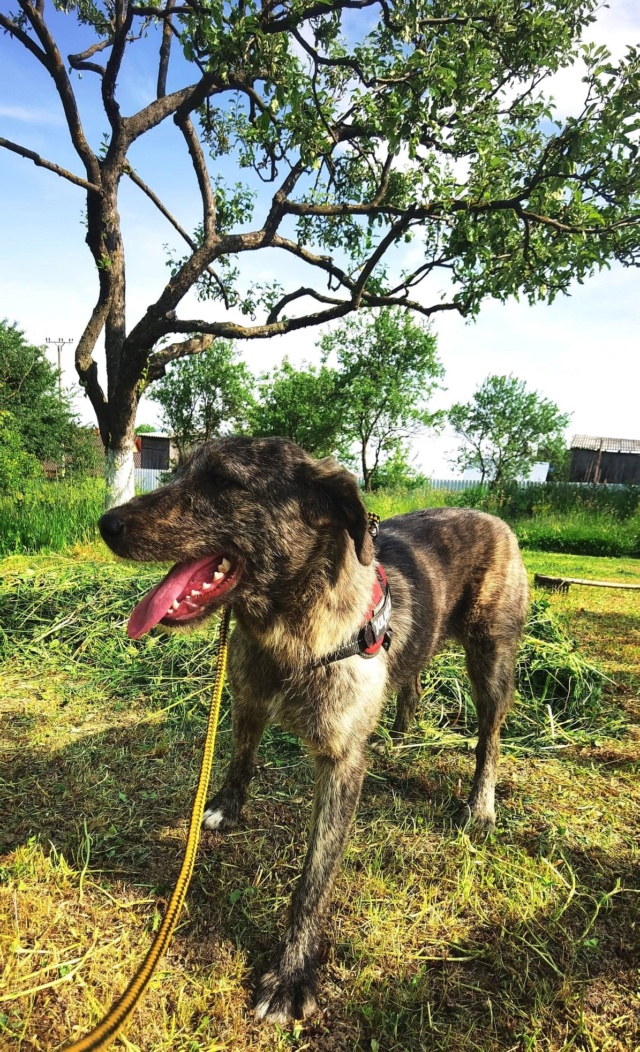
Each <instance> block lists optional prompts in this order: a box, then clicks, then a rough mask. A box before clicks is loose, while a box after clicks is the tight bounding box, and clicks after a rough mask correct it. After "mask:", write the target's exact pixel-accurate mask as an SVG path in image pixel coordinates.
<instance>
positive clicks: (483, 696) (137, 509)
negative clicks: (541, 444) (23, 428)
mask: <svg viewBox="0 0 640 1052" xmlns="http://www.w3.org/2000/svg"><path fill="white" fill-rule="evenodd" d="M99 526H100V531H101V533H102V537H103V538H104V540H105V541H106V543H107V544H108V545H109V547H110V548H111V549H112V550H113V551H114V552H115V553H116V554H117V555H119V556H123V557H125V558H127V559H134V560H141V561H158V562H160V561H165V560H166V561H172V562H175V563H176V565H175V566H174V568H173V569H172V570H171V571H170V572H169V573H168V574H167V576H166V577H165V578H164V579H163V580H162V581H161V582H160V583H159V584H158V585H156V587H155V588H153V589H152V590H151V592H150V593H148V595H146V596H145V597H144V598H143V599H142V601H141V602H140V603H138V605H137V607H136V608H135V610H134V611H133V613H132V615H131V618H130V621H129V625H128V633H129V635H130V636H131V637H132V638H134V639H136V638H139V637H140V636H141V635H142V634H143V633H144V632H146V631H148V630H149V629H150V628H152V627H153V626H154V625H156V624H158V623H159V624H161V625H162V626H164V627H165V628H173V629H177V628H188V627H192V626H194V625H199V624H200V623H202V622H203V621H204V620H205V619H206V618H208V617H209V616H210V615H211V614H213V613H215V612H216V611H219V609H220V608H221V607H222V606H224V605H225V604H231V605H232V608H233V613H234V616H235V622H236V624H235V629H234V632H233V634H232V637H231V642H230V647H229V682H230V685H231V688H232V692H233V706H232V729H233V749H232V757H231V761H230V764H229V768H228V771H227V773H226V777H225V779H224V783H223V785H222V788H221V789H220V790H219V792H217V793H216V794H215V796H214V797H213V798H212V799H211V800H209V802H208V803H207V806H206V809H205V814H204V819H203V822H204V826H205V827H206V828H207V829H215V830H219V831H221V832H223V831H224V830H227V829H231V828H233V827H234V826H235V825H237V823H238V822H239V821H240V817H241V813H242V808H243V805H244V803H245V800H246V797H247V790H248V787H249V783H250V780H251V776H252V773H253V767H254V758H255V754H256V750H257V747H258V744H259V742H260V739H261V737H262V733H263V731H264V729H265V727H266V725H267V724H268V723H270V722H277V723H278V724H280V725H281V726H283V727H284V728H286V729H287V730H288V731H290V732H292V733H293V734H295V735H297V736H298V737H299V738H301V739H302V741H303V742H304V744H305V746H306V748H307V749H308V751H309V753H310V754H311V756H312V758H313V761H314V765H315V791H314V802H313V812H312V821H311V830H310V838H309V845H308V851H307V855H306V859H305V862H304V866H303V869H302V873H301V875H300V878H299V881H298V884H297V886H296V888H295V890H294V892H293V896H292V901H291V907H290V913H289V921H288V925H287V928H286V932H285V935H284V938H283V939H282V942H281V943H280V946H279V948H278V951H277V953H276V955H275V958H274V961H273V964H272V965H271V967H270V968H269V970H268V971H267V973H266V974H265V975H263V976H262V979H261V980H260V982H259V984H258V989H257V993H256V1009H255V1011H256V1017H257V1018H258V1019H267V1020H271V1021H274V1022H280V1023H281V1022H285V1021H286V1020H288V1019H289V1018H291V1017H294V1018H304V1017H306V1016H308V1015H309V1014H311V1013H312V1012H314V1011H315V1010H316V1009H317V1001H316V968H317V961H318V956H319V940H320V937H321V932H322V921H323V918H324V916H325V914H326V911H327V907H328V904H329V898H330V894H331V889H332V884H333V880H334V877H335V874H336V871H337V869H338V867H339V866H340V863H341V859H342V854H343V850H344V847H345V842H346V839H347V835H348V832H349V828H350V825H351V821H352V818H353V815H354V812H355V810H356V806H357V804H358V800H359V796H360V791H361V787H362V782H363V778H364V775H365V769H366V765H367V745H368V742H369V739H370V737H371V736H372V734H373V733H374V731H375V729H376V726H377V724H378V720H379V717H380V712H381V709H382V706H383V704H384V701H385V699H386V697H387V696H388V695H391V694H396V696H397V711H396V716H395V723H394V726H393V735H394V736H396V737H400V736H401V735H403V734H405V733H406V732H407V731H408V730H409V729H410V726H411V722H412V719H413V717H414V715H415V711H416V707H417V703H418V700H419V699H418V694H417V691H416V679H417V676H418V675H419V672H420V670H421V669H422V668H424V666H425V665H427V664H428V662H429V661H430V659H431V658H432V657H433V655H434V654H435V653H436V651H437V650H438V649H439V648H440V647H442V645H443V644H444V643H445V641H446V640H448V639H454V640H457V641H458V642H459V643H461V644H462V646H463V647H464V649H465V652H466V659H467V669H468V672H469V677H470V680H471V684H472V690H473V697H474V701H475V705H476V709H477V714H478V745H477V748H476V769H475V776H474V779H473V785H472V788H471V795H470V797H469V800H468V804H467V805H466V818H467V820H468V821H469V822H470V823H472V824H473V825H475V826H477V827H479V828H480V829H481V830H490V829H491V828H493V825H494V822H495V804H494V795H495V782H496V767H497V762H498V753H499V734H500V727H501V724H502V722H503V720H504V717H505V714H506V712H507V710H508V709H509V706H510V704H511V701H512V697H513V677H514V660H515V655H516V650H517V647H518V643H519V639H520V636H521V633H522V628H523V624H524V620H525V615H526V610H527V602H528V595H527V593H528V589H527V577H526V573H525V570H524V566H523V563H522V559H521V556H520V552H519V549H518V544H517V541H516V538H515V536H514V534H513V533H512V531H511V530H510V529H509V527H508V526H507V525H506V524H505V523H504V522H502V521H501V520H500V519H497V518H495V517H493V516H491V515H487V514H484V513H483V512H478V511H471V510H468V509H461V508H460V509H459V508H434V509H427V510H424V511H416V512H411V513H409V514H406V515H398V516H396V517H394V518H391V519H387V520H385V521H384V522H383V523H382V524H381V525H380V527H379V529H378V527H375V528H374V532H378V533H379V535H378V536H377V537H376V538H375V541H374V538H373V537H372V535H371V531H370V528H369V526H370V524H369V520H368V517H367V513H366V510H365V507H364V505H363V503H362V500H361V497H360V493H359V491H358V487H357V484H356V480H355V478H354V477H353V476H352V475H351V474H350V473H349V472H348V471H346V470H345V469H344V468H343V467H341V466H340V465H339V464H338V463H337V462H336V461H335V460H333V459H332V458H327V459H324V460H313V459H312V458H311V457H309V456H308V455H307V454H306V453H305V452H304V451H303V450H302V449H301V448H300V447H299V446H297V445H296V444H295V443H293V442H291V441H289V440H288V439H280V438H255V439H254V438H247V437H235V438H234V437H229V438H220V439H216V440H214V441H210V442H207V443H206V444H204V445H203V446H202V447H200V448H199V449H197V450H196V451H195V452H194V453H193V454H192V455H191V456H190V457H189V458H188V459H187V460H186V461H185V463H184V464H183V465H182V466H181V467H179V469H178V470H177V471H176V473H175V475H174V477H173V478H172V479H171V480H170V481H169V482H168V483H167V484H166V485H164V486H163V487H161V488H160V489H157V490H155V491H154V492H152V493H148V494H145V495H143V496H138V497H135V498H134V499H133V500H131V501H129V502H128V503H127V504H123V505H121V506H120V507H117V508H113V509H111V510H110V511H109V512H107V513H106V514H105V515H103V516H102V518H101V519H100V523H99Z"/></svg>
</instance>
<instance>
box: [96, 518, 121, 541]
mask: <svg viewBox="0 0 640 1052" xmlns="http://www.w3.org/2000/svg"><path fill="white" fill-rule="evenodd" d="M98 527H99V529H100V533H101V534H102V536H103V537H104V539H105V541H107V540H109V539H110V538H112V537H117V536H118V534H119V533H121V531H122V530H123V529H124V522H123V521H122V519H119V518H118V516H117V515H112V514H111V512H109V511H108V512H107V513H106V514H105V515H102V516H101V518H100V519H99V521H98Z"/></svg>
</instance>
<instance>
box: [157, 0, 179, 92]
mask: <svg viewBox="0 0 640 1052" xmlns="http://www.w3.org/2000/svg"><path fill="white" fill-rule="evenodd" d="M174 7H175V0H168V2H167V17H166V20H165V23H164V25H163V27H162V42H161V44H160V63H159V65H158V87H157V97H158V98H159V99H162V98H164V96H165V95H166V94H167V73H168V72H169V58H170V56H171V40H172V37H173V26H172V22H171V12H172V9H173V8H174Z"/></svg>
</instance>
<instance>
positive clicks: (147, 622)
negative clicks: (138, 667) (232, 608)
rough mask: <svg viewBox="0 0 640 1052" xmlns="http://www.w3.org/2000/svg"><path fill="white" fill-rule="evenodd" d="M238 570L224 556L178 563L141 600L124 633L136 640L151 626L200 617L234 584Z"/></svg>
mask: <svg viewBox="0 0 640 1052" xmlns="http://www.w3.org/2000/svg"><path fill="white" fill-rule="evenodd" d="M239 573H240V569H239V567H238V566H234V565H233V563H232V562H231V561H230V560H229V559H228V558H227V557H226V556H224V555H207V556H206V557H205V558H204V559H196V560H195V561H194V562H188V563H177V564H176V566H174V567H173V569H172V570H169V573H168V574H167V576H166V577H164V578H163V579H162V581H160V583H159V584H157V585H156V586H155V588H152V589H151V591H150V592H147V594H146V595H145V597H144V599H141V600H140V602H139V603H138V605H137V606H136V608H135V610H134V611H133V613H132V614H131V617H130V618H129V624H128V625H127V635H128V636H129V637H130V638H131V639H139V638H140V636H142V635H144V633H145V632H148V631H149V629H150V628H153V626H154V625H157V624H160V623H162V624H163V625H179V624H185V623H186V622H187V621H193V620H195V619H196V618H199V617H202V615H203V614H205V613H208V612H209V610H210V608H211V607H213V606H215V605H216V604H217V603H218V602H219V601H220V599H221V597H222V596H223V595H224V593H225V592H227V591H228V590H229V589H230V588H231V587H232V585H234V584H235V583H236V581H237V579H238V576H239Z"/></svg>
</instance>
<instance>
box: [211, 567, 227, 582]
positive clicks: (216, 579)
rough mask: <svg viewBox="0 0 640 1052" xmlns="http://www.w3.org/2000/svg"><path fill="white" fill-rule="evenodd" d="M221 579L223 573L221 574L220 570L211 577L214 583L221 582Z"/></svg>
mask: <svg viewBox="0 0 640 1052" xmlns="http://www.w3.org/2000/svg"><path fill="white" fill-rule="evenodd" d="M223 577H224V573H221V571H220V570H216V572H215V573H214V575H213V579H214V581H221V580H222V578H223Z"/></svg>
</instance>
